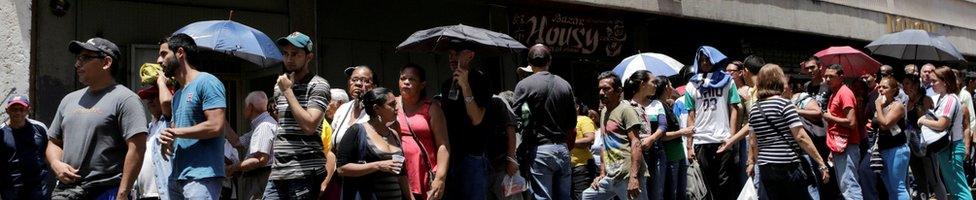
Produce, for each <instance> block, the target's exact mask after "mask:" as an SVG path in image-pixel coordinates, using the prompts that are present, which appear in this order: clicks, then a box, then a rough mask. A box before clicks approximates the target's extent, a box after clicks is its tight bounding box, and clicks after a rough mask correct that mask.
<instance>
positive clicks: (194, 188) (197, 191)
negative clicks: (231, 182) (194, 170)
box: [167, 177, 224, 200]
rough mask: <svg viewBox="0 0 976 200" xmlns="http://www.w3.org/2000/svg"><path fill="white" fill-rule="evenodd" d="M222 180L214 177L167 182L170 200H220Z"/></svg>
mask: <svg viewBox="0 0 976 200" xmlns="http://www.w3.org/2000/svg"><path fill="white" fill-rule="evenodd" d="M223 180H224V178H222V177H214V178H205V179H199V180H169V184H168V185H167V186H168V187H169V191H168V192H167V193H168V195H169V199H170V200H181V199H190V200H205V199H209V200H216V199H220V189H221V187H222V186H221V184H222V183H223Z"/></svg>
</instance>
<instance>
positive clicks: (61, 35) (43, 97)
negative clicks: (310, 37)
mask: <svg viewBox="0 0 976 200" xmlns="http://www.w3.org/2000/svg"><path fill="white" fill-rule="evenodd" d="M67 2H68V3H69V4H71V7H70V8H69V10H68V13H67V14H66V15H64V16H61V17H58V16H55V15H53V14H51V12H50V10H49V8H48V7H49V6H50V5H49V4H50V1H43V0H39V1H37V3H38V4H39V5H37V6H38V8H39V10H40V11H39V13H37V16H36V18H34V19H35V20H36V21H35V23H36V24H37V31H38V33H39V34H38V35H37V37H38V38H36V41H37V44H35V48H36V52H35V53H34V55H35V56H36V57H37V59H35V60H34V66H35V67H36V70H35V74H34V76H35V80H34V82H33V83H34V84H35V86H36V88H37V91H38V93H37V94H36V96H37V97H36V98H35V104H37V105H43V106H38V107H37V108H35V113H36V117H37V118H38V120H41V121H43V122H50V120H51V119H52V118H53V115H54V112H55V111H56V109H57V105H58V104H59V102H60V100H61V98H62V97H63V96H64V95H65V94H67V93H69V92H71V91H74V90H77V89H79V88H82V87H84V86H83V85H81V84H80V83H79V82H78V81H77V78H76V75H75V73H74V70H72V65H73V63H74V60H73V55H72V54H71V53H70V52H68V49H67V45H68V42H69V41H71V40H85V39H88V38H91V37H103V38H106V39H109V40H111V41H113V42H115V43H116V44H118V45H119V47H120V49H121V51H122V56H123V58H122V62H121V64H123V65H122V67H126V68H130V69H129V70H134V69H135V67H134V66H138V64H140V63H144V62H155V59H154V58H151V59H145V60H131V58H130V50H132V49H133V48H136V47H138V46H139V45H150V47H151V46H152V45H156V44H157V43H158V42H159V40H160V39H161V38H162V37H164V36H167V35H169V34H172V32H174V31H176V30H177V29H179V28H181V27H183V26H185V25H187V24H189V23H192V22H195V21H203V20H215V19H221V20H222V19H228V17H229V11H230V10H234V14H233V20H234V21H237V22H240V23H243V24H246V25H248V26H251V27H253V28H255V29H258V30H261V31H263V32H264V33H265V34H267V35H268V36H269V37H272V38H277V37H280V36H284V35H287V34H288V33H290V32H291V31H292V30H302V31H303V32H306V33H309V34H314V30H315V29H314V27H315V26H314V23H310V22H309V21H302V22H295V21H293V20H291V19H293V18H297V17H304V16H307V15H309V13H311V15H314V13H315V11H314V3H315V1H313V0H289V1H264V0H214V1H191V0H153V1H116V0H84V1H81V0H68V1H67ZM0 4H2V3H0ZM295 13H303V14H302V15H297V16H291V15H292V14H295ZM3 14H6V12H3ZM3 14H0V15H3ZM0 31H6V30H0ZM25 41H29V40H25ZM0 56H3V55H0ZM4 63H6V62H4ZM25 77H26V75H25ZM220 77H221V79H222V80H224V81H237V82H238V83H240V85H238V86H236V87H235V88H238V90H239V91H240V92H246V91H248V90H251V84H247V83H248V81H247V80H246V79H247V78H250V77H246V76H240V75H237V76H220ZM3 80H8V79H6V78H4V79H3ZM121 81H123V80H120V82H121ZM257 85H267V86H266V87H268V88H269V89H270V87H271V85H270V84H256V85H255V86H253V87H258V86H257ZM241 99H243V98H241ZM231 102H233V101H231ZM228 116H230V117H234V116H237V115H236V114H233V113H231V114H229V115H228ZM237 121H238V124H240V122H241V121H240V120H239V119H238V120H237ZM239 127H240V126H239Z"/></svg>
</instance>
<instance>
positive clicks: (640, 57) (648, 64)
mask: <svg viewBox="0 0 976 200" xmlns="http://www.w3.org/2000/svg"><path fill="white" fill-rule="evenodd" d="M684 66H685V65H684V64H681V62H678V61H677V60H675V59H674V58H671V57H669V56H667V55H664V54H659V53H641V54H637V55H633V56H630V57H627V58H624V60H623V61H621V62H620V64H617V66H616V67H614V68H613V73H614V74H617V75H620V78H621V79H627V78H628V77H629V76H630V75H631V74H633V73H634V72H637V71H638V70H647V71H650V72H651V73H653V74H654V75H655V76H673V75H676V74H678V72H680V71H681V68H683V67H684Z"/></svg>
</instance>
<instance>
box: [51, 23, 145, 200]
mask: <svg viewBox="0 0 976 200" xmlns="http://www.w3.org/2000/svg"><path fill="white" fill-rule="evenodd" d="M68 49H69V50H71V52H72V53H74V54H75V71H76V72H77V73H78V79H79V81H81V83H83V84H85V85H86V86H87V87H85V88H82V89H80V90H77V91H74V92H72V93H70V94H68V95H67V96H65V97H64V98H63V99H61V104H60V105H59V106H58V110H57V114H55V115H54V121H53V122H51V127H50V130H48V137H49V138H50V140H49V143H48V145H47V153H46V157H47V161H48V163H50V165H51V168H52V171H54V174H55V176H56V177H57V178H58V180H59V183H58V185H57V186H56V187H55V188H54V193H53V194H52V195H51V198H52V199H95V198H98V197H110V198H111V197H116V198H118V199H128V197H129V191H130V190H132V183H133V181H135V179H136V176H137V175H138V174H139V169H140V168H141V166H142V156H143V152H144V151H145V147H146V131H147V130H146V129H147V128H146V124H147V121H148V119H146V111H145V108H143V107H142V102H140V101H139V96H137V95H136V94H135V93H134V92H132V90H129V89H128V88H125V87H124V86H122V85H119V84H118V83H116V82H115V79H114V78H112V73H111V70H113V69H115V68H116V67H118V65H116V64H115V61H117V60H118V58H119V50H118V47H117V46H116V45H115V44H113V43H112V42H110V41H108V40H105V39H102V38H92V39H90V40H88V41H86V42H79V41H73V42H71V43H70V45H69V46H68Z"/></svg>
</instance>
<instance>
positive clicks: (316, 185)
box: [264, 174, 325, 199]
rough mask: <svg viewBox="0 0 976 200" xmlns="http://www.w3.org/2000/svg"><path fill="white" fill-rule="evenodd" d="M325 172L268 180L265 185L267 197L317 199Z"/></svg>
mask: <svg viewBox="0 0 976 200" xmlns="http://www.w3.org/2000/svg"><path fill="white" fill-rule="evenodd" d="M324 180H325V174H320V175H314V176H309V177H306V178H303V179H290V180H268V182H267V183H268V185H266V186H265V187H264V198H265V199H315V198H319V191H320V187H322V181H324Z"/></svg>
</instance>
